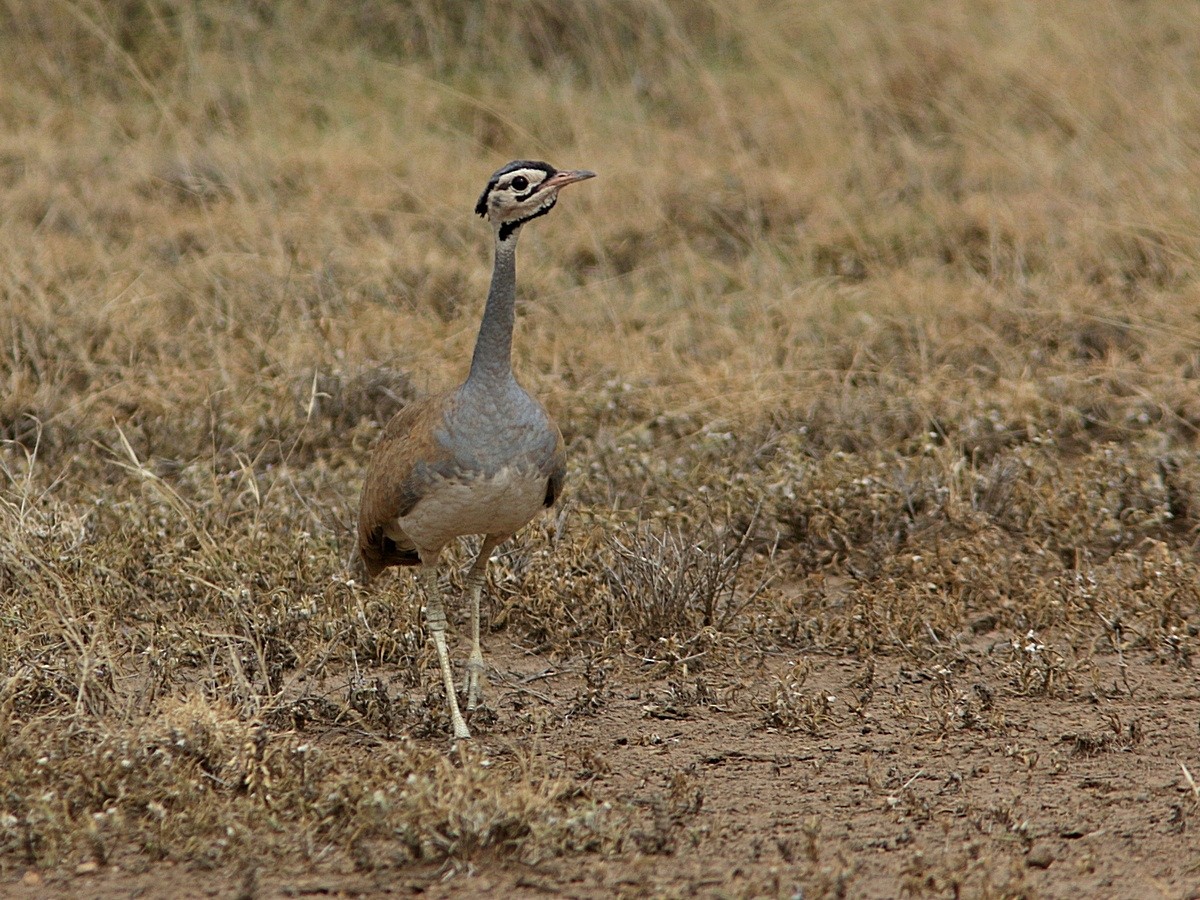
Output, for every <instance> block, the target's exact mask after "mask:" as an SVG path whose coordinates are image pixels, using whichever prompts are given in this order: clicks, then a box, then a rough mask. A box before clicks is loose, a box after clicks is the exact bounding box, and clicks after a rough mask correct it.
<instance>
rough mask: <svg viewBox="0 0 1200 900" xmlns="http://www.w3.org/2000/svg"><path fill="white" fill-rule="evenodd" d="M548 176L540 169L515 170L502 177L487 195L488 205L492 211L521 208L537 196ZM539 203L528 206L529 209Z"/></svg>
mask: <svg viewBox="0 0 1200 900" xmlns="http://www.w3.org/2000/svg"><path fill="white" fill-rule="evenodd" d="M548 177H549V176H548V175H547V174H546V173H545V172H543V171H542V170H541V169H517V170H516V171H515V172H509V173H508V174H507V175H505V176H504V177H502V178H501V179H500V181H499V182H497V184H496V186H495V187H494V188H492V192H491V194H489V195H488V205H489V206H491V208H492V209H493V210H496V211H500V210H506V211H507V210H512V209H516V208H517V207H520V206H522V205H523V204H525V203H526V202H527V201H529V200H530V199H531V198H532V197H534V196H535V195H536V194H537V190H538V188H539V187H541V185H542V182H544V181H545V180H546V179H547V178H548ZM540 205H541V204H540V203H536V204H530V206H531V208H536V207H537V206H540Z"/></svg>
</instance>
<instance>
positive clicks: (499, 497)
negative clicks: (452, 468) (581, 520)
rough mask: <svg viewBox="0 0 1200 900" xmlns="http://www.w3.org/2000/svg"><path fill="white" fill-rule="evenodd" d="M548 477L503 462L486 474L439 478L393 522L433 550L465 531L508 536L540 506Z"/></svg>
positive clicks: (530, 517)
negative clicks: (414, 503)
mask: <svg viewBox="0 0 1200 900" xmlns="http://www.w3.org/2000/svg"><path fill="white" fill-rule="evenodd" d="M545 497H546V476H545V475H543V474H541V473H540V472H538V471H537V470H536V469H535V468H533V467H525V466H504V467H503V468H501V469H500V470H499V471H497V472H495V473H494V474H490V475H476V476H455V477H450V478H438V479H436V480H435V481H434V482H433V483H432V484H431V485H430V486H429V489H428V490H427V491H426V492H425V495H424V496H423V497H421V499H420V500H419V501H418V502H417V504H416V505H415V506H414V507H413V508H412V509H411V510H410V511H409V512H408V514H407V515H404V516H401V517H399V518H398V519H397V520H396V524H397V525H398V526H399V527H400V529H401V530H402V531H403V532H404V534H406V535H407V536H408V537H409V538H410V539H411V540H412V542H413V543H414V544H416V545H417V547H419V548H421V549H425V550H437V549H440V548H441V547H443V546H444V545H445V544H447V543H448V542H449V541H451V540H453V539H454V538H456V537H459V536H461V535H467V534H512V533H513V532H515V531H518V530H519V529H520V528H522V527H523V526H524V525H526V524H527V523H528V522H529V521H530V519H532V518H533V517H534V516H535V515H537V514H538V513H539V512H540V511H541V510H542V508H543V502H544V500H545Z"/></svg>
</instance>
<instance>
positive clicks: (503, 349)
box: [467, 231, 517, 384]
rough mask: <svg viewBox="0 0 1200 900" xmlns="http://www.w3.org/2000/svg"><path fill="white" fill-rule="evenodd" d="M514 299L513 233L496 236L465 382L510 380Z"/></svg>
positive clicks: (515, 287) (515, 275)
mask: <svg viewBox="0 0 1200 900" xmlns="http://www.w3.org/2000/svg"><path fill="white" fill-rule="evenodd" d="M516 300H517V233H516V232H515V231H514V232H512V233H511V234H509V235H508V236H507V237H506V238H505V239H504V240H501V239H500V237H499V234H498V233H497V237H496V261H495V263H494V265H493V268H492V286H491V288H490V289H489V290H488V297H487V306H485V307H484V310H483V322H482V323H480V325H479V337H478V338H476V340H475V355H474V356H472V357H471V374H470V375H468V376H467V384H473V383H481V382H482V383H488V384H502V383H505V382H510V381H512V380H513V371H512V336H513V315H514V313H513V309H514V306H515V304H516Z"/></svg>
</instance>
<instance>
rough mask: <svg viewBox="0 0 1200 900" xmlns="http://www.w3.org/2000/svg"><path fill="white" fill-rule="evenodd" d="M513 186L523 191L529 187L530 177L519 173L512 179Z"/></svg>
mask: <svg viewBox="0 0 1200 900" xmlns="http://www.w3.org/2000/svg"><path fill="white" fill-rule="evenodd" d="M512 186H513V188H514V190H518V191H523V190H525V188H527V187H529V179H528V178H526V177H525V176H524V175H518V176H517V177H516V178H514V179H513V180H512Z"/></svg>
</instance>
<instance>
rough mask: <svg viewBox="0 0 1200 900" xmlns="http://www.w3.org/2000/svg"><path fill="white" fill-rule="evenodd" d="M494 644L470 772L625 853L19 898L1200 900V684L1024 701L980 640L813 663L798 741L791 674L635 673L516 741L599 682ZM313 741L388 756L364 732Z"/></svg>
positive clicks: (379, 863)
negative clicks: (515, 787) (597, 821)
mask: <svg viewBox="0 0 1200 900" xmlns="http://www.w3.org/2000/svg"><path fill="white" fill-rule="evenodd" d="M492 645H493V646H492V653H491V655H492V658H493V663H494V664H496V665H497V666H498V667H499V668H498V670H495V671H493V673H492V674H493V695H494V696H495V697H496V703H495V709H494V710H491V712H493V713H494V715H495V719H494V720H492V721H491V722H490V724H489V725H482V727H480V723H479V720H478V719H477V725H476V727H477V728H479V731H480V732H481V733H480V735H479V737H478V739H477V740H476V742H475V743H474V744H473V745H472V746H471V747H470V748H469V749H466V750H465V751H464V752H463V759H464V763H463V764H465V765H480V764H490V765H494V766H497V767H505V766H511V765H514V764H516V761H517V760H519V759H523V758H527V757H532V758H534V759H536V760H537V761H538V763H539V764H541V765H542V766H544V767H545V769H546V770H547V771H550V772H553V773H555V774H556V775H557V776H558V777H561V778H563V779H564V780H565V781H567V782H569V783H571V784H573V785H575V789H577V790H580V791H586V792H587V793H588V794H589V795H590V796H591V797H593V798H595V799H596V800H597V801H599V802H600V803H603V804H611V805H612V806H613V807H615V808H619V809H623V810H627V811H628V813H627V814H628V815H630V816H631V818H632V820H633V827H632V829H631V830H630V831H629V833H628V838H627V840H628V843H629V846H628V847H627V848H626V849H625V851H624V852H622V853H620V854H618V855H617V856H616V857H615V858H614V857H612V856H610V855H606V854H583V855H581V856H571V857H568V858H557V859H547V860H542V861H537V862H526V863H514V862H512V861H511V860H507V861H506V860H504V859H497V858H494V857H491V856H489V855H487V854H485V855H483V856H481V857H479V858H476V859H473V860H472V861H470V862H465V863H461V864H450V863H442V864H436V865H424V866H420V865H418V866H414V865H412V864H411V862H407V861H404V860H393V859H391V858H390V856H391V855H392V854H391V849H390V846H389V842H388V841H386V840H383V841H378V842H375V843H374V844H373V845H372V846H371V847H370V849H369V850H367V851H365V852H366V853H367V854H368V856H369V859H370V862H369V864H365V863H364V862H363V861H362V860H360V861H359V865H358V866H357V868H360V869H366V870H367V871H359V872H345V871H341V872H338V871H334V872H324V873H320V874H313V873H311V872H304V871H296V872H288V871H286V870H285V871H283V872H280V871H277V870H276V869H275V868H274V867H273V866H271V865H270V864H269V863H265V862H263V861H258V860H254V859H247V860H241V861H239V862H237V863H233V864H231V865H229V866H226V867H222V868H221V869H218V870H216V871H204V872H198V871H195V870H189V869H188V868H187V867H186V866H184V865H177V864H169V865H166V866H164V865H161V864H160V865H151V866H149V867H147V866H146V864H145V863H135V864H133V865H132V867H131V868H125V867H123V866H122V865H120V863H117V864H116V865H114V866H111V867H105V868H103V869H99V870H97V871H94V872H93V871H89V872H87V873H86V874H82V875H80V874H75V875H72V874H70V873H63V874H50V875H47V876H45V877H41V876H36V875H34V874H32V873H35V872H36V870H32V869H31V870H29V872H28V873H26V874H25V875H24V876H23V879H11V880H10V881H9V882H8V883H7V884H6V885H5V896H12V897H20V898H24V897H28V898H35V897H44V896H51V895H74V896H85V895H86V896H94V897H114V898H115V897H125V896H142V897H170V896H179V897H214V896H263V897H305V896H347V897H355V896H361V897H374V896H391V895H418V894H419V895H421V896H426V897H458V896H489V895H491V896H494V895H497V894H505V895H509V896H531V897H532V896H574V897H608V896H628V897H633V896H678V897H684V896H768V897H769V896H782V897H794V896H854V897H895V896H898V895H901V894H911V895H917V896H922V895H927V894H929V895H939V896H940V895H954V896H958V895H962V896H980V895H984V894H989V893H990V894H994V895H996V896H1037V897H1064V898H1066V897H1078V896H1095V897H1102V896H1109V897H1194V896H1198V895H1200V871H1198V870H1197V850H1198V849H1200V848H1198V841H1200V838H1198V837H1197V833H1196V823H1195V815H1196V810H1197V790H1198V789H1197V787H1196V785H1195V784H1193V783H1192V782H1191V780H1190V775H1189V773H1187V772H1185V771H1184V766H1183V765H1182V763H1181V761H1182V760H1186V759H1188V758H1190V757H1191V754H1193V753H1194V748H1195V744H1196V733H1197V727H1198V725H1200V691H1198V683H1197V679H1196V678H1195V677H1194V676H1190V677H1186V678H1181V677H1179V673H1178V672H1177V671H1174V670H1172V669H1169V668H1166V667H1164V666H1162V665H1160V664H1147V663H1146V662H1144V661H1141V662H1138V661H1132V662H1129V663H1127V664H1126V665H1125V667H1123V668H1122V667H1121V666H1120V665H1119V663H1118V661H1117V659H1116V658H1115V657H1113V656H1110V657H1108V658H1104V659H1099V660H1097V662H1096V671H1095V672H1094V676H1095V690H1094V692H1093V693H1092V695H1091V698H1090V700H1089V702H1087V703H1084V704H1081V703H1079V702H1078V701H1074V700H1055V699H1052V698H1045V697H1043V698H1037V699H1031V698H1029V697H1025V696H1019V695H1015V694H1014V691H1013V686H1014V677H1018V676H1015V671H1014V670H1015V668H1019V667H1020V666H1021V665H1022V663H1021V662H1018V661H1015V660H1020V659H1021V657H1022V655H1023V653H1024V651H1022V650H1019V649H1014V648H1013V647H1012V646H1011V644H1010V642H1009V641H1007V640H1004V639H1001V638H999V637H998V636H996V635H979V636H977V637H976V638H975V639H974V640H972V641H971V642H970V645H969V646H964V647H963V648H962V649H961V651H960V652H959V653H957V654H956V655H955V658H954V660H953V661H952V662H950V663H949V664H948V665H943V664H936V665H924V664H921V663H919V662H914V661H911V660H896V659H891V660H886V661H878V662H873V663H871V664H864V663H863V662H862V661H861V660H856V659H854V658H850V657H841V658H838V657H828V656H818V657H815V658H813V657H809V658H808V659H807V660H806V661H805V662H804V663H803V664H802V667H803V671H804V680H803V685H802V686H801V687H800V688H799V689H800V690H803V691H804V693H805V695H806V701H807V706H806V707H805V711H804V713H803V714H802V715H803V716H804V717H805V719H804V720H805V725H804V727H799V728H797V727H792V728H785V727H780V726H781V724H782V723H781V722H780V721H779V720H778V718H777V717H776V716H775V714H774V713H773V712H766V713H765V712H764V710H772V709H773V707H775V706H776V704H777V703H778V702H779V701H778V697H777V696H775V697H773V696H772V692H771V691H770V690H767V689H766V687H765V686H766V685H775V686H776V690H777V689H778V685H780V684H787V683H789V679H791V681H790V683H792V684H794V683H795V670H796V668H797V663H796V660H795V659H793V658H782V657H779V656H775V655H771V656H763V657H761V658H758V659H755V660H754V661H753V662H750V661H747V662H745V663H744V664H742V665H736V666H727V667H720V668H717V669H715V670H711V671H710V670H705V669H701V670H700V671H699V672H696V673H692V674H691V675H689V676H681V677H679V678H676V679H663V678H661V677H654V675H653V673H652V671H651V670H650V669H649V668H647V667H646V666H644V665H638V664H637V663H636V661H629V662H628V663H627V664H624V665H620V666H618V669H619V671H617V672H614V673H613V674H612V675H610V676H609V677H607V678H606V679H605V682H604V686H603V688H601V689H600V693H601V694H603V699H602V700H596V701H594V702H596V703H597V704H598V705H599V707H600V708H599V709H597V710H596V711H594V712H589V711H587V710H586V709H584V710H581V711H580V712H579V713H577V714H575V715H572V716H569V717H566V719H565V721H563V722H562V724H561V725H560V726H559V727H557V728H555V729H554V730H553V731H552V732H551V733H547V734H539V735H537V736H530V735H529V734H527V733H525V730H524V729H523V728H520V727H514V726H515V725H516V723H517V722H519V721H521V720H522V718H523V716H525V715H527V714H528V713H529V711H530V710H531V709H535V710H536V709H544V710H545V711H546V712H547V713H549V714H550V715H553V716H556V717H557V716H559V715H560V714H561V713H560V712H559V711H561V710H562V709H563V708H570V707H572V706H577V705H578V701H579V698H580V697H581V696H587V695H588V692H589V688H588V684H587V681H586V679H584V678H583V677H581V675H580V673H578V672H573V671H571V669H570V667H563V666H561V665H555V664H554V663H553V662H551V661H550V660H548V659H546V658H544V657H541V656H539V655H537V654H534V653H529V654H522V653H521V652H520V651H519V649H518V648H515V647H512V646H506V642H505V641H503V640H496V641H493V642H492ZM431 674H432V673H431ZM593 690H594V686H593ZM813 732H816V733H813ZM311 739H312V740H313V741H314V742H316V743H318V744H321V743H344V742H349V743H351V744H356V745H360V746H366V747H369V746H370V745H371V744H372V743H374V742H377V741H384V740H386V738H384V737H383V736H381V735H379V734H371V733H368V732H365V731H362V730H359V729H337V730H331V731H327V732H324V733H314V734H312V735H311ZM433 743H435V744H437V743H439V742H438V741H436V740H434V741H433ZM441 743H444V742H441ZM229 869H233V870H234V871H233V872H232V873H231V872H230V871H229ZM31 881H32V882H33V883H30V882H31Z"/></svg>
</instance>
